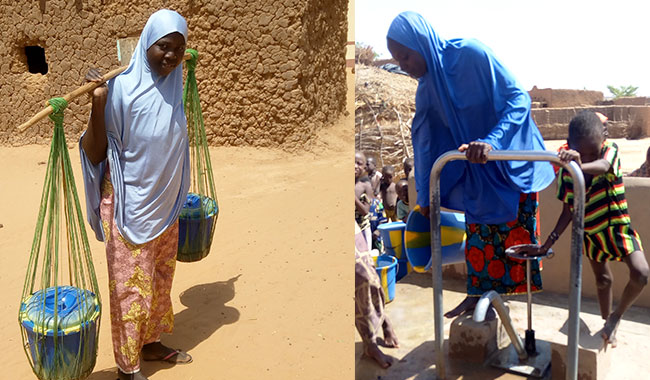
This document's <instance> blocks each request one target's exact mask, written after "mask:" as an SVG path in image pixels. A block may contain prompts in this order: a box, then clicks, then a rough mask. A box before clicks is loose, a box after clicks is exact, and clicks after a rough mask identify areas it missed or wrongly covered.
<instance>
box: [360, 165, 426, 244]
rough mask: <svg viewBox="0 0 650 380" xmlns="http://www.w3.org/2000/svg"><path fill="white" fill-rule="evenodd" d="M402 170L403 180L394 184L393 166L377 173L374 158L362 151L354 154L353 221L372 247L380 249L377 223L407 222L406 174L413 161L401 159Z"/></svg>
mask: <svg viewBox="0 0 650 380" xmlns="http://www.w3.org/2000/svg"><path fill="white" fill-rule="evenodd" d="M403 169H404V177H403V178H400V179H399V180H397V181H395V180H394V178H395V168H394V167H393V166H392V165H386V166H384V167H383V168H382V169H381V172H380V171H379V170H377V163H376V161H375V159H374V158H373V157H371V156H366V155H365V154H364V153H362V152H357V153H356V155H355V195H356V199H355V204H356V206H355V219H356V220H357V224H359V226H360V227H361V229H362V231H363V232H364V235H365V236H367V242H368V245H369V246H371V247H376V248H380V247H381V243H380V240H379V231H377V227H378V226H379V225H380V224H383V223H388V222H396V221H404V222H406V218H407V217H408V214H409V212H410V209H409V197H408V175H409V173H410V172H411V170H413V159H412V158H406V159H405V160H404V162H403ZM360 204H363V205H365V206H360Z"/></svg>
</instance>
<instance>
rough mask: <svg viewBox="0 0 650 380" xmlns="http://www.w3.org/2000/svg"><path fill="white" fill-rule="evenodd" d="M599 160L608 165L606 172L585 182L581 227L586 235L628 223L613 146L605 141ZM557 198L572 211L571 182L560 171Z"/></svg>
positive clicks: (569, 176)
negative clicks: (583, 215) (583, 225)
mask: <svg viewBox="0 0 650 380" xmlns="http://www.w3.org/2000/svg"><path fill="white" fill-rule="evenodd" d="M600 158H602V159H605V160H607V162H609V163H610V165H611V166H610V169H609V171H607V173H604V174H600V175H597V176H594V177H593V178H592V179H591V182H589V181H585V186H586V189H585V190H586V191H585V227H584V228H585V232H586V233H588V234H590V235H591V234H594V233H597V232H600V231H602V230H604V229H605V228H607V227H608V226H610V225H616V224H630V215H629V214H628V211H627V200H626V199H625V187H624V186H623V177H622V173H621V161H620V159H619V155H618V146H617V145H616V143H614V142H609V141H605V142H604V143H603V146H602V148H601V149H600ZM557 198H558V199H559V200H561V201H562V202H564V203H568V204H569V205H571V211H573V179H572V178H571V175H570V174H569V173H568V172H567V171H566V170H564V168H561V169H560V171H559V174H558V187H557Z"/></svg>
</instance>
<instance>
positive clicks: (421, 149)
mask: <svg viewBox="0 0 650 380" xmlns="http://www.w3.org/2000/svg"><path fill="white" fill-rule="evenodd" d="M387 37H388V38H390V39H392V40H394V41H396V42H398V43H400V44H402V45H404V46H406V47H408V48H409V49H412V50H415V51H417V52H418V53H419V54H420V55H422V57H423V58H424V60H425V62H426V64H427V72H426V74H425V75H424V76H423V77H421V78H419V79H418V82H419V83H418V88H417V93H416V96H415V116H414V118H413V124H412V128H411V137H412V140H413V151H414V161H415V165H414V166H415V179H416V188H417V193H418V197H417V203H418V204H419V205H420V206H428V205H429V178H430V171H431V168H432V166H433V163H434V162H435V160H436V159H437V158H438V157H439V156H440V155H442V154H443V153H445V152H447V151H450V150H454V149H457V148H458V147H459V146H460V145H462V144H466V143H469V142H471V141H483V142H486V143H489V144H490V145H492V147H493V148H494V149H495V150H544V149H545V147H544V140H543V139H542V136H541V134H540V132H539V129H538V128H537V126H536V125H535V123H534V121H533V119H532V117H531V115H530V97H529V95H528V93H527V92H526V91H525V90H523V88H522V86H521V85H520V84H519V83H518V82H517V80H516V79H515V78H514V77H513V76H512V75H511V74H510V72H509V71H508V70H507V69H506V68H505V67H504V66H503V65H502V64H501V62H499V61H498V60H497V59H496V58H495V57H494V55H493V53H492V52H491V51H490V49H489V48H487V47H486V46H485V45H483V44H481V43H480V42H479V41H477V40H474V39H452V40H444V39H442V38H440V37H439V36H438V34H437V33H436V32H435V31H434V30H433V29H432V27H431V25H430V24H429V23H428V22H427V21H426V20H425V19H424V18H423V17H422V16H421V15H419V14H417V13H414V12H403V13H400V14H399V15H398V16H397V17H396V18H395V19H394V20H393V22H392V23H391V26H390V28H389V30H388V35H387ZM553 179H554V175H553V169H552V167H551V165H550V164H549V163H548V162H525V161H489V162H488V163H486V164H470V163H469V162H466V161H452V162H450V163H449V164H447V165H446V166H445V168H444V169H443V171H442V174H441V179H440V190H441V202H442V205H443V206H444V207H449V208H452V209H456V210H461V211H464V212H465V214H466V219H467V221H468V222H469V223H490V224H492V223H503V222H507V221H511V220H514V219H515V218H516V215H517V209H518V205H519V196H520V194H521V193H531V192H536V191H540V190H542V189H544V188H545V187H546V186H548V185H549V184H550V183H551V182H553Z"/></svg>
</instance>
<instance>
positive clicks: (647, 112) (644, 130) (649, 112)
mask: <svg viewBox="0 0 650 380" xmlns="http://www.w3.org/2000/svg"><path fill="white" fill-rule="evenodd" d="M583 110H591V111H594V112H600V113H602V114H603V115H605V116H607V118H608V119H609V120H608V121H607V131H608V133H609V137H611V138H630V139H637V138H642V137H647V136H650V106H590V107H563V108H534V109H532V110H531V114H532V116H533V119H534V120H535V123H536V124H537V126H538V127H539V130H540V132H542V136H543V137H544V139H547V140H561V139H566V138H567V136H568V132H569V122H570V121H571V119H572V118H573V117H574V116H575V115H577V114H578V113H579V112H580V111H583Z"/></svg>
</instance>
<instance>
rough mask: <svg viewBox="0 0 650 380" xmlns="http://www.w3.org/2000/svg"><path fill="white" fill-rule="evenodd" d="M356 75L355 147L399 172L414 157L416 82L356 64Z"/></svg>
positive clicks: (403, 76) (379, 162) (402, 76)
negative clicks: (407, 160) (413, 124)
mask: <svg viewBox="0 0 650 380" xmlns="http://www.w3.org/2000/svg"><path fill="white" fill-rule="evenodd" d="M355 72H356V84H355V119H354V120H355V148H356V150H360V151H363V152H364V153H366V155H370V156H374V157H375V158H376V159H377V163H378V165H380V166H384V165H393V166H394V167H395V169H396V171H397V172H399V171H400V170H401V169H402V161H403V160H404V158H406V157H411V156H412V154H413V148H412V146H411V121H412V119H413V115H414V114H415V90H416V89H417V81H416V80H415V79H413V78H411V77H408V76H405V75H400V74H393V73H390V72H388V71H386V70H382V69H378V68H376V67H371V66H365V65H356V67H355Z"/></svg>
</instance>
